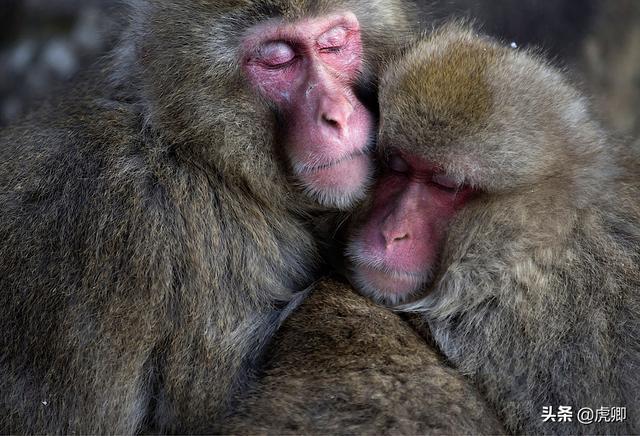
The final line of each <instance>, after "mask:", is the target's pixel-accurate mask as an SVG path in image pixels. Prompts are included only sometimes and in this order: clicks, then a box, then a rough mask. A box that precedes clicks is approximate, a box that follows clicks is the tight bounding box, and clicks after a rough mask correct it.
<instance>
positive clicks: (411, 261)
mask: <svg viewBox="0 0 640 436" xmlns="http://www.w3.org/2000/svg"><path fill="white" fill-rule="evenodd" d="M387 166H388V168H387V169H386V170H385V171H384V173H383V174H382V176H381V178H380V180H379V181H378V183H377V185H376V187H375V190H374V192H373V194H372V195H373V203H372V207H371V210H370V211H369V214H368V216H366V218H365V220H364V221H363V222H362V223H361V227H360V228H359V229H357V230H356V235H355V237H354V238H353V240H352V243H351V244H350V246H349V248H348V254H349V257H350V259H351V261H352V263H353V274H354V276H353V279H354V281H355V283H356V285H357V286H359V288H360V290H361V291H363V292H364V293H366V294H369V295H370V296H372V297H373V298H374V299H376V300H379V301H382V302H384V303H388V304H396V303H399V302H402V301H404V300H406V299H407V298H408V297H409V296H410V295H411V294H412V293H414V292H415V291H417V290H420V289H421V288H422V287H423V286H424V285H425V284H426V283H427V282H428V281H429V280H430V279H431V277H432V275H433V272H434V267H435V265H436V264H437V262H438V259H439V255H440V251H441V249H442V244H443V241H444V238H445V236H446V232H447V228H448V226H449V222H450V221H451V219H452V218H453V217H454V215H455V213H456V211H457V210H459V209H460V208H461V207H463V206H464V204H465V203H466V202H467V201H468V200H469V199H470V198H471V197H472V196H473V194H474V190H473V189H471V188H470V187H468V186H465V185H460V184H459V183H457V182H456V181H455V180H453V179H452V178H449V177H447V176H446V175H445V174H444V173H443V172H442V171H440V170H439V169H438V168H437V167H436V166H434V165H432V164H431V163H429V162H427V161H425V160H424V159H422V158H420V157H418V156H414V155H409V154H407V153H402V152H399V151H397V152H394V153H393V154H392V155H391V158H390V159H389V161H388V165H387Z"/></svg>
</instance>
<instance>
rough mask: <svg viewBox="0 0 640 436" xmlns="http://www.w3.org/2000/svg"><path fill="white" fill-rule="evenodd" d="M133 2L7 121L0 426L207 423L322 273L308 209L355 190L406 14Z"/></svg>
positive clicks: (123, 430)
mask: <svg viewBox="0 0 640 436" xmlns="http://www.w3.org/2000/svg"><path fill="white" fill-rule="evenodd" d="M130 15H131V17H130V21H129V23H128V30H127V31H126V33H125V34H124V35H123V37H122V39H121V41H120V43H119V44H118V46H117V47H116V48H115V49H114V51H113V53H112V54H111V55H110V56H109V58H108V59H106V60H105V61H104V63H103V64H102V65H100V66H99V68H95V69H94V70H93V72H91V73H88V74H87V75H86V76H85V77H82V78H80V79H78V81H77V82H76V83H75V84H74V86H73V89H72V90H69V92H68V93H66V94H64V95H62V96H60V98H58V99H57V100H52V101H51V102H50V103H48V104H46V105H44V106H43V107H42V108H41V109H40V110H38V111H37V112H35V113H33V114H32V115H30V116H28V117H27V118H26V119H24V120H23V121H22V122H19V123H17V124H16V125H14V126H12V127H9V128H7V129H5V130H3V131H2V132H1V133H0V209H1V210H2V219H1V222H0V241H2V243H1V245H0V259H2V262H0V308H1V309H0V329H1V330H2V332H3V334H2V335H1V338H0V350H1V351H0V392H2V395H1V396H0V433H51V434H60V433H85V434H89V433H120V434H132V433H137V432H158V433H167V432H171V433H174V432H176V433H211V432H215V431H216V429H218V428H219V425H220V422H221V419H222V418H223V417H224V416H226V414H228V413H229V411H230V410H232V408H233V404H234V402H235V399H236V398H237V396H238V395H239V394H241V393H242V392H243V391H244V389H245V386H246V384H247V381H248V380H249V379H250V378H251V377H252V375H253V373H254V372H255V369H256V367H257V365H258V363H259V360H260V356H261V352H262V349H263V348H264V345H265V344H266V343H267V342H268V340H269V339H270V337H271V335H272V334H273V333H274V331H275V330H276V329H277V327H278V325H279V323H280V322H281V321H282V319H283V317H284V316H285V315H286V314H287V313H288V311H290V310H292V308H293V307H295V305H296V304H297V302H298V298H296V297H295V295H297V294H296V292H298V291H300V290H302V289H304V288H305V287H306V286H308V285H309V284H310V283H311V282H312V281H313V280H314V279H315V277H316V274H317V272H316V271H317V269H318V266H319V265H320V260H319V255H318V248H317V244H316V241H315V239H314V236H313V234H312V232H311V230H310V226H309V223H308V220H309V216H310V215H311V214H312V213H315V212H316V211H318V210H326V209H327V208H344V209H346V208H348V207H350V206H352V205H353V204H354V202H355V201H357V200H358V199H359V198H361V197H363V195H364V193H365V189H366V187H367V186H368V184H369V181H370V179H371V173H372V168H373V166H372V164H371V160H370V156H369V155H370V153H369V151H370V149H371V144H372V139H373V137H374V136H375V122H376V113H375V110H373V111H372V109H371V108H370V107H368V106H367V105H365V104H364V103H363V101H362V100H363V99H364V97H365V96H366V95H365V94H366V93H364V92H361V90H362V89H375V77H376V72H377V69H378V68H379V66H380V65H381V61H382V60H383V59H385V57H386V55H385V53H387V52H390V51H391V49H392V48H393V47H395V46H396V45H397V40H401V39H402V38H403V36H402V35H404V34H406V33H408V32H409V30H410V29H411V28H412V26H411V24H410V15H409V14H407V13H406V12H405V5H404V3H403V2H401V1H384V2H381V1H373V2H371V1H363V0H352V1H349V0H347V1H335V0H326V1H293V0H249V1H240V0H222V1H220V0H216V1H196V0H181V1H175V0H157V1H146V0H140V1H136V2H131V14H130ZM392 35H396V37H394V36H392ZM361 94H362V95H363V96H361ZM361 97H362V98H361ZM300 187H302V189H300Z"/></svg>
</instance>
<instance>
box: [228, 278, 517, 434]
mask: <svg viewBox="0 0 640 436" xmlns="http://www.w3.org/2000/svg"><path fill="white" fill-rule="evenodd" d="M223 431H224V432H225V433H236V434H257V433H265V434H349V433H357V434H496V433H503V432H504V430H503V429H502V427H501V425H500V424H499V423H498V421H497V419H496V418H495V416H494V412H493V411H492V410H491V409H490V408H489V407H488V406H487V405H486V404H485V402H484V400H483V399H482V398H481V397H480V395H479V394H478V393H477V392H476V391H475V390H474V389H473V388H472V387H471V386H470V384H469V383H468V382H467V381H466V380H465V379H464V378H463V377H461V376H460V375H459V374H458V373H457V372H456V371H454V370H453V369H451V368H449V367H447V366H446V365H445V364H444V363H443V361H442V360H441V357H440V356H439V354H438V353H437V352H436V351H434V349H433V348H431V347H429V346H427V345H426V344H425V342H424V340H423V339H422V338H421V337H420V336H418V335H417V334H416V333H414V332H413V330H412V329H411V327H410V326H409V325H408V324H407V323H406V322H404V321H403V320H402V319H401V318H400V317H399V316H398V315H397V314H394V313H393V312H391V311H389V310H387V309H384V308H382V307H380V306H377V305H375V304H374V303H372V302H370V301H369V300H367V299H366V298H364V297H362V296H359V295H358V294H356V293H355V292H354V291H353V290H352V289H351V287H349V286H347V285H345V284H343V283H340V282H337V281H334V280H325V281H323V282H321V283H319V284H318V285H317V286H316V287H315V289H314V291H313V293H312V294H311V296H310V297H309V298H308V299H307V300H306V301H305V302H304V304H303V305H302V306H301V307H300V309H299V310H298V311H297V312H296V313H295V314H294V315H293V316H291V317H290V318H289V319H288V320H287V321H286V322H285V324H284V325H283V327H282V329H281V330H280V331H279V332H278V334H277V335H276V338H275V341H274V344H273V346H272V347H271V349H270V350H269V355H268V358H267V361H266V365H265V374H264V376H263V378H262V379H261V380H260V383H259V385H258V387H257V388H256V389H255V390H254V391H253V392H252V393H251V395H250V396H249V398H248V399H247V400H246V401H244V402H243V403H242V404H241V407H240V411H239V413H238V415H237V416H235V417H234V418H233V419H232V421H231V422H229V423H228V424H227V425H226V426H225V427H224V428H223Z"/></svg>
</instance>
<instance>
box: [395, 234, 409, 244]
mask: <svg viewBox="0 0 640 436" xmlns="http://www.w3.org/2000/svg"><path fill="white" fill-rule="evenodd" d="M405 239H409V235H408V234H407V233H405V234H404V235H402V236H395V237H394V238H393V241H392V242H398V241H402V240H405Z"/></svg>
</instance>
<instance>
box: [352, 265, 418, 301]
mask: <svg viewBox="0 0 640 436" xmlns="http://www.w3.org/2000/svg"><path fill="white" fill-rule="evenodd" d="M358 270H359V272H360V275H361V278H362V279H364V280H365V281H366V282H368V283H369V285H371V286H373V287H375V288H376V289H377V290H378V291H379V292H381V293H386V294H392V295H395V296H400V297H403V296H407V295H409V294H411V293H413V292H415V291H417V290H418V289H419V288H420V287H421V286H422V285H423V284H425V282H426V280H425V276H424V274H422V273H414V272H409V271H399V270H393V271H384V270H382V269H379V268H374V267H371V266H368V265H361V266H359V267H358Z"/></svg>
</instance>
